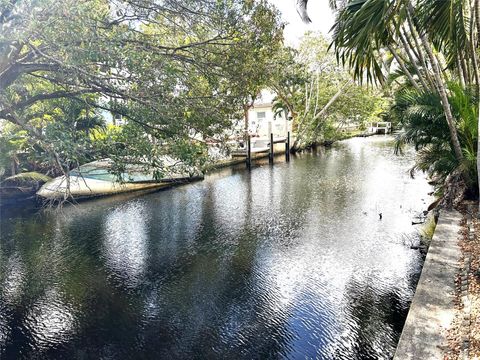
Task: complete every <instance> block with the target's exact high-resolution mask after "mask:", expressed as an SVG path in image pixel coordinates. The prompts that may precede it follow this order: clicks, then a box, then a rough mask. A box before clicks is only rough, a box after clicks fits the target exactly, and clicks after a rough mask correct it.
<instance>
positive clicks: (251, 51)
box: [0, 0, 281, 168]
mask: <svg viewBox="0 0 480 360" xmlns="http://www.w3.org/2000/svg"><path fill="white" fill-rule="evenodd" d="M271 34H281V29H280V28H279V23H278V21H277V19H276V17H275V14H274V13H273V11H272V9H271V8H269V7H268V6H267V4H266V3H265V2H259V3H252V2H250V1H241V0H233V1H229V2H218V1H216V0H202V1H193V0H186V1H185V0H182V1H180V0H169V1H162V2H158V1H155V0H142V1H130V0H111V1H107V0H86V1H81V2H78V1H74V0H65V1H61V2H58V1H53V0H1V1H0V119H4V120H6V121H9V122H11V123H13V124H16V125H18V126H19V127H21V128H22V129H24V130H26V131H27V132H28V133H29V134H30V135H31V136H34V137H35V138H36V139H37V141H38V143H39V144H41V146H42V147H43V148H44V149H45V150H46V151H48V152H49V153H51V154H52V157H53V158H55V159H59V160H60V161H57V163H59V165H61V166H62V167H65V168H68V166H70V165H71V164H70V162H66V163H65V162H63V161H61V157H62V156H61V154H60V153H58V151H56V149H55V148H54V147H53V146H52V144H51V142H49V141H48V139H46V138H45V134H44V132H43V128H42V127H38V126H35V119H37V118H38V117H39V115H40V116H43V115H44V114H42V112H43V111H45V109H43V108H42V107H44V104H48V103H49V102H51V101H54V100H57V99H69V100H71V101H76V102H81V103H84V104H85V106H86V107H89V108H92V109H100V110H105V111H108V112H112V113H114V114H119V115H122V116H123V117H124V118H126V119H127V120H128V124H127V126H126V127H125V129H124V130H123V133H124V134H123V140H124V141H125V142H126V143H128V144H127V145H128V146H127V147H128V149H129V152H128V153H127V152H126V151H124V150H122V149H125V146H124V147H123V148H120V149H119V148H118V147H112V148H111V149H110V151H111V152H112V155H113V156H115V153H118V155H119V156H115V157H116V158H117V159H118V160H119V161H120V160H121V158H122V156H121V155H127V154H129V156H130V155H131V156H130V157H131V158H134V157H136V158H138V159H142V161H145V159H149V160H150V161H149V162H150V163H151V164H152V165H153V164H155V159H154V158H153V155H152V154H155V156H157V157H158V156H160V155H162V153H166V152H168V153H173V154H175V155H176V156H179V157H180V158H182V157H183V158H184V159H190V160H192V161H193V157H192V153H197V152H199V151H200V152H201V151H202V145H201V144H202V139H205V138H208V137H210V136H213V135H214V134H216V133H218V132H220V131H221V130H222V129H224V128H226V127H228V126H229V125H231V121H232V120H233V119H235V118H237V117H238V116H237V114H238V112H239V109H240V108H241V105H242V99H241V98H239V97H238V94H239V93H240V90H241V89H240V88H239V86H238V84H232V82H231V80H232V74H240V73H241V69H245V66H244V65H245V63H244V62H243V61H242V59H245V58H252V59H253V60H256V59H257V55H258V53H259V52H261V51H264V50H263V48H262V46H264V47H265V49H267V47H268V44H270V43H271V42H272V41H271V39H270V38H269V36H270V35H271ZM279 36H280V35H277V37H279ZM256 42H258V45H257V44H256ZM257 46H260V50H259V48H257ZM264 52H266V50H265V51H264ZM264 55H265V54H263V53H262V54H261V56H264ZM250 64H252V63H250ZM252 76H253V75H252V73H251V72H248V73H246V74H245V77H246V79H248V81H251V82H252V84H254V85H255V86H257V85H256V84H257V83H258V82H261V81H260V80H257V79H251V77H252ZM252 87H254V86H252ZM248 90H250V88H249V89H248ZM242 91H243V90H242ZM243 93H244V92H241V94H243ZM57 126H59V127H61V126H62V121H61V119H57ZM139 139H140V140H139ZM154 139H155V141H153V140H154ZM58 141H62V137H59V139H58ZM124 145H125V144H124ZM166 145H167V146H166Z"/></svg>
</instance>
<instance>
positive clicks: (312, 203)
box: [0, 137, 429, 359]
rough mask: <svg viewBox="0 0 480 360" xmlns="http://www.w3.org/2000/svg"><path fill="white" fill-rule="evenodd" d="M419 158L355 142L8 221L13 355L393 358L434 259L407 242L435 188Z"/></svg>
mask: <svg viewBox="0 0 480 360" xmlns="http://www.w3.org/2000/svg"><path fill="white" fill-rule="evenodd" d="M412 155H413V154H412V153H409V154H408V156H407V157H405V158H398V157H394V156H393V155H392V148H391V140H389V138H388V137H377V138H369V139H352V140H349V141H346V142H343V143H340V144H337V145H336V146H334V147H333V148H332V149H330V150H327V151H323V150H321V151H320V152H319V153H317V154H315V153H314V154H302V155H300V156H298V157H297V158H293V159H292V162H291V163H288V164H287V163H277V164H276V165H275V166H274V167H270V166H268V165H265V166H261V167H257V168H254V169H253V170H252V171H251V172H247V171H244V170H243V169H241V170H238V169H225V170H223V171H221V172H218V173H216V174H214V175H212V176H209V177H207V179H206V180H205V181H203V182H201V183H197V184H193V185H189V186H184V187H180V188H177V189H175V190H169V191H163V192H159V193H156V194H150V195H147V196H141V197H136V198H135V197H134V198H131V197H119V198H108V199H104V200H96V201H92V202H88V203H84V204H80V205H77V206H74V207H73V206H70V207H65V208H64V209H63V210H62V211H61V212H58V211H45V212H41V213H39V214H35V215H32V216H24V217H13V216H12V217H11V218H9V216H3V214H2V223H1V226H2V232H1V240H0V357H1V358H2V359H3V358H6V359H10V358H12V359H14V358H18V357H21V356H24V357H32V356H34V354H36V355H35V356H42V357H44V358H48V357H54V358H62V357H63V358H78V357H84V358H111V359H119V358H120V359H121V358H131V357H132V356H134V357H140V358H142V357H144V358H151V357H153V356H155V357H158V358H197V357H200V358H246V359H247V358H248V359H249V358H278V357H284V358H292V359H293V358H315V357H317V358H325V359H355V358H359V359H362V358H373V359H383V358H390V357H391V356H392V354H393V351H394V348H395V346H396V342H397V341H398V337H399V334H400V331H401V328H402V326H403V322H404V319H405V316H406V311H407V309H408V304H409V301H410V299H411V297H412V294H413V291H414V286H415V283H416V279H417V277H418V274H419V271H420V266H421V262H422V259H421V256H420V255H419V254H418V252H415V251H413V250H411V249H410V247H409V246H408V242H409V241H416V237H417V235H416V232H415V229H414V227H412V226H411V219H412V217H413V216H414V215H415V214H416V213H417V212H419V211H421V210H424V208H425V207H426V204H425V201H422V200H421V199H422V198H423V199H427V198H426V195H425V194H426V193H427V192H428V191H429V187H428V185H427V184H426V183H425V181H424V179H422V178H421V177H419V178H417V179H411V178H410V177H409V175H408V172H407V170H408V167H409V166H410V165H411V162H412ZM380 212H382V214H383V219H382V220H381V221H380V220H379V217H378V213H380ZM20 354H22V355H20ZM39 354H40V355H39Z"/></svg>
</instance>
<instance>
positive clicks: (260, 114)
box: [257, 111, 266, 121]
mask: <svg viewBox="0 0 480 360" xmlns="http://www.w3.org/2000/svg"><path fill="white" fill-rule="evenodd" d="M265 118H266V115H265V111H259V112H257V120H258V121H262V120H264V119H265Z"/></svg>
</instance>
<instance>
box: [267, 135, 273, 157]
mask: <svg viewBox="0 0 480 360" xmlns="http://www.w3.org/2000/svg"><path fill="white" fill-rule="evenodd" d="M268 155H269V157H268V160H269V162H270V164H273V155H274V153H273V133H270V154H268Z"/></svg>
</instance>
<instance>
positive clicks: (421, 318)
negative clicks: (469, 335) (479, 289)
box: [394, 211, 462, 360]
mask: <svg viewBox="0 0 480 360" xmlns="http://www.w3.org/2000/svg"><path fill="white" fill-rule="evenodd" d="M461 219H462V215H461V214H460V213H459V212H457V211H442V212H441V213H440V217H439V219H438V223H437V227H436V229H435V234H434V236H433V239H432V241H431V243H430V247H429V249H428V254H427V257H426V259H425V264H424V265H423V270H422V274H421V276H420V280H419V282H418V285H417V289H416V291H415V295H414V297H413V301H412V304H411V306H410V310H409V312H408V316H407V320H406V322H405V325H404V327H403V331H402V335H401V337H400V341H399V343H398V346H397V350H396V352H395V357H394V359H395V360H404V359H416V360H417V359H443V358H444V351H445V349H446V348H447V346H448V344H447V338H446V332H447V330H448V329H449V328H450V326H451V323H452V321H453V318H454V315H455V314H454V304H453V300H454V296H455V274H456V273H457V272H458V270H459V267H458V261H459V259H460V255H461V253H460V248H459V246H458V237H459V234H458V232H459V231H460V220H461Z"/></svg>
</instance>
